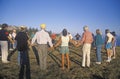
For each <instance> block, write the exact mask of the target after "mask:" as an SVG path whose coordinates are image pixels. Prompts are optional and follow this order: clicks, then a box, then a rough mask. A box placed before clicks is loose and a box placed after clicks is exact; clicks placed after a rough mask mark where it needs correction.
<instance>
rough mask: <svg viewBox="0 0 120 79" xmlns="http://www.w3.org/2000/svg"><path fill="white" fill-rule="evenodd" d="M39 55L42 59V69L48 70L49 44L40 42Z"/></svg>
mask: <svg viewBox="0 0 120 79" xmlns="http://www.w3.org/2000/svg"><path fill="white" fill-rule="evenodd" d="M37 48H38V55H39V60H40V69H41V70H46V68H47V67H46V65H47V64H46V63H47V61H46V60H47V45H46V44H39V45H38V47H37Z"/></svg>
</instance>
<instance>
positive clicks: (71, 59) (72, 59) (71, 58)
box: [70, 57, 81, 65]
mask: <svg viewBox="0 0 120 79" xmlns="http://www.w3.org/2000/svg"><path fill="white" fill-rule="evenodd" d="M70 61H72V62H74V63H76V64H77V65H81V63H80V62H79V61H78V60H75V59H74V58H73V57H70Z"/></svg>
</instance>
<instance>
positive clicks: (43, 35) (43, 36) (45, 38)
mask: <svg viewBox="0 0 120 79" xmlns="http://www.w3.org/2000/svg"><path fill="white" fill-rule="evenodd" d="M40 27H41V31H38V32H36V34H35V35H34V37H33V38H32V43H31V44H32V45H33V44H34V43H35V41H36V42H37V45H38V54H39V60H40V69H41V70H46V68H47V67H46V60H47V43H49V45H50V47H53V44H52V41H51V38H50V36H49V34H48V33H47V32H46V31H45V28H46V24H41V25H40Z"/></svg>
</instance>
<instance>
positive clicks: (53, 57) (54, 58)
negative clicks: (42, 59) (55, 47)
mask: <svg viewBox="0 0 120 79" xmlns="http://www.w3.org/2000/svg"><path fill="white" fill-rule="evenodd" d="M48 55H49V56H50V57H51V58H52V59H53V60H54V61H55V63H56V64H57V65H58V67H60V64H59V63H58V61H57V60H59V61H60V59H59V58H58V57H56V56H55V55H53V54H52V53H51V52H49V53H48ZM56 59H57V60H56Z"/></svg>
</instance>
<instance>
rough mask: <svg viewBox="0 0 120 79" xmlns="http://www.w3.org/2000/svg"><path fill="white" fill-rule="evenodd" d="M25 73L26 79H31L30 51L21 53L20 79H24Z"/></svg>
mask: <svg viewBox="0 0 120 79" xmlns="http://www.w3.org/2000/svg"><path fill="white" fill-rule="evenodd" d="M24 73H25V74H26V79H31V75H30V62H29V54H28V51H27V50H26V51H20V72H19V79H24Z"/></svg>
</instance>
